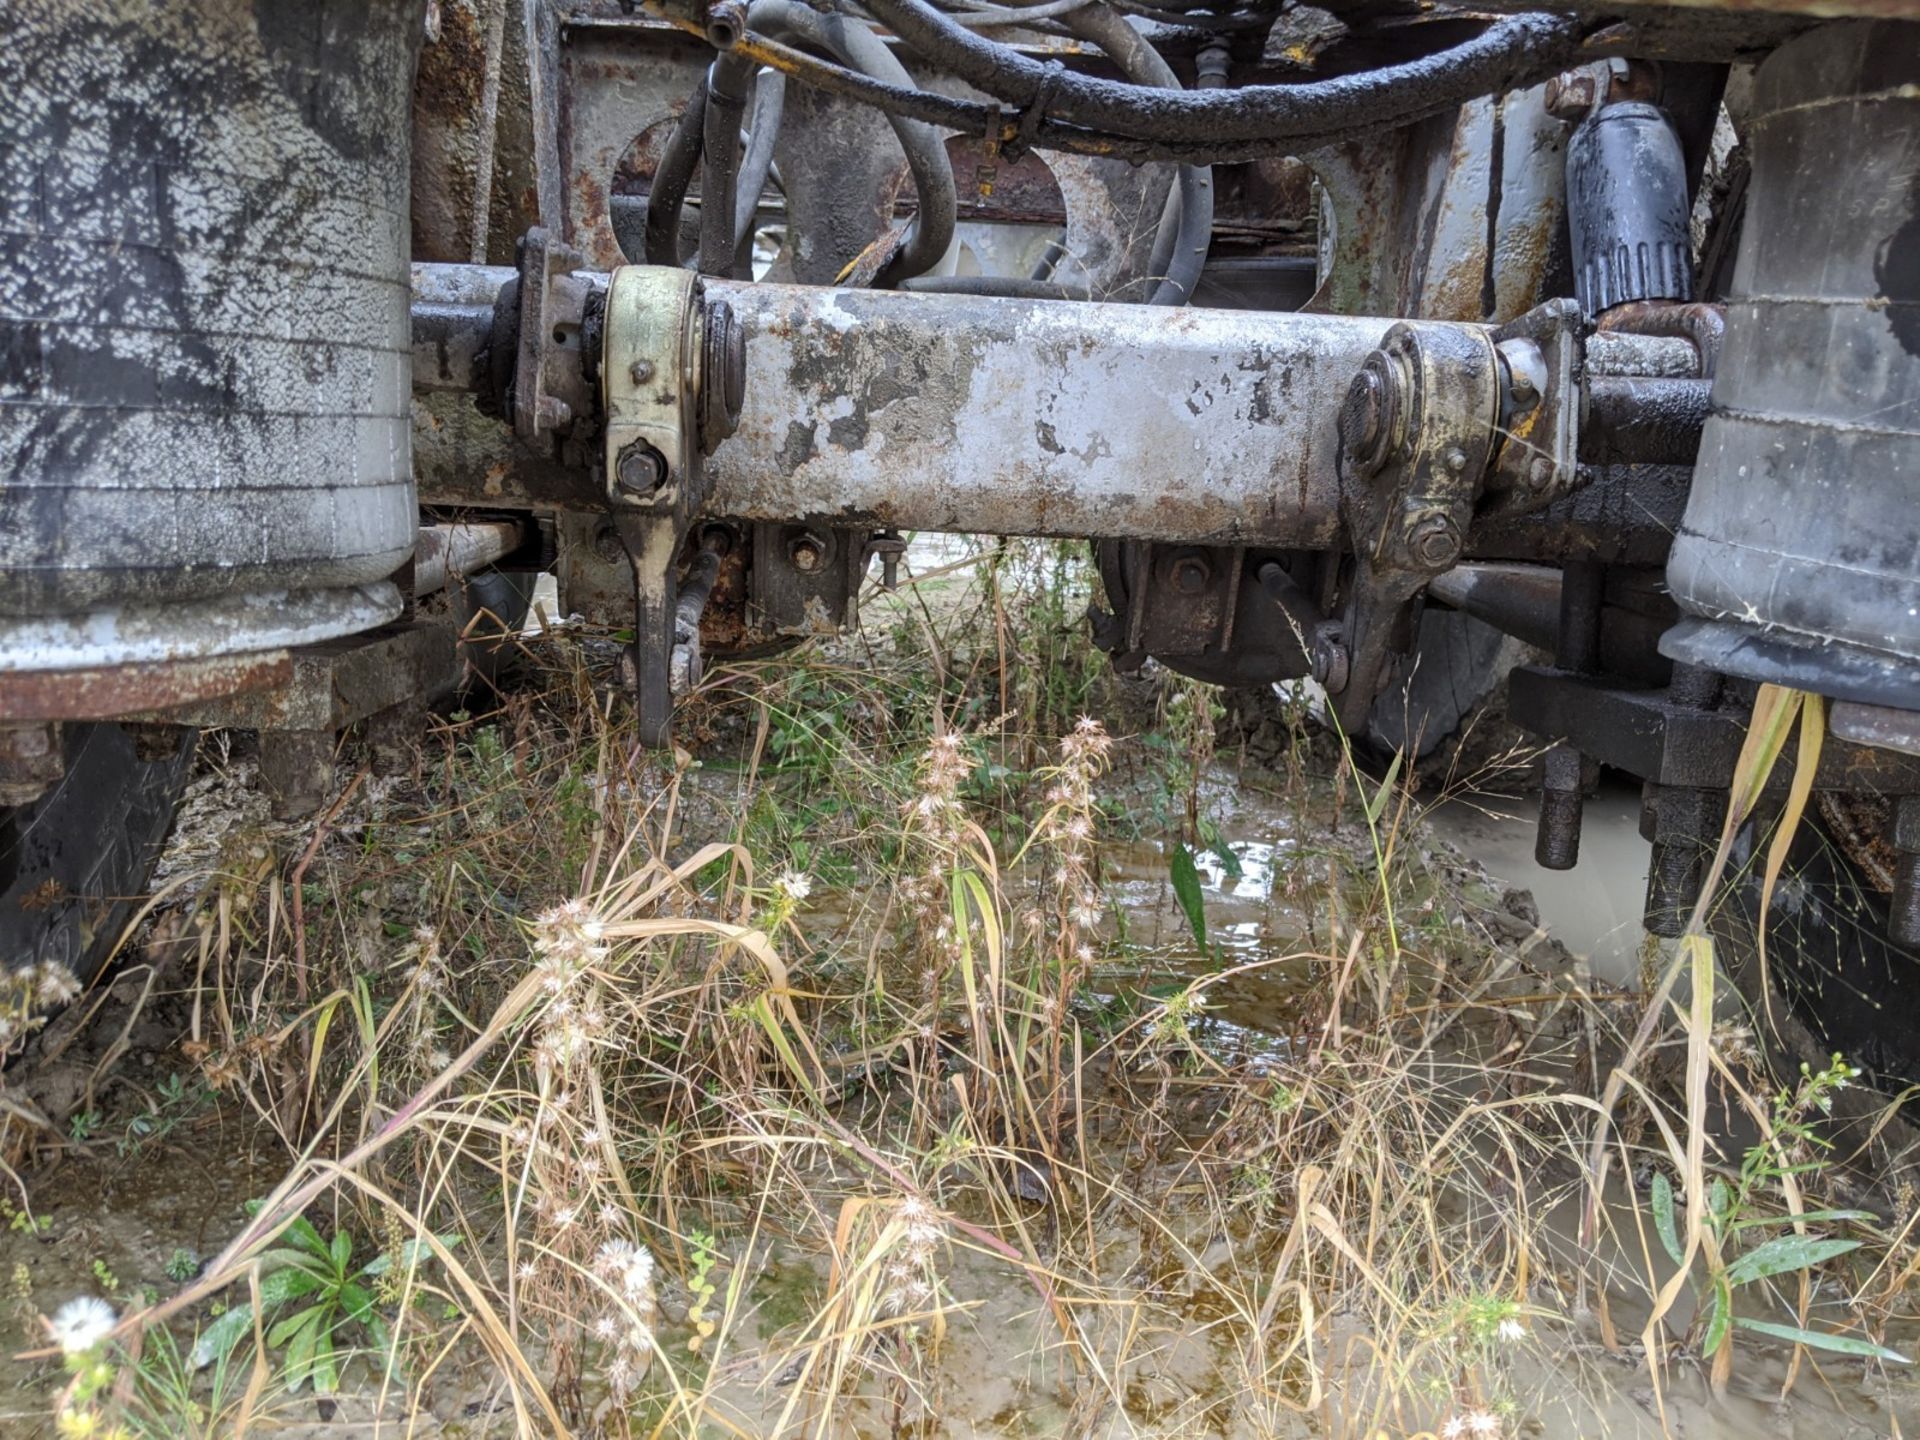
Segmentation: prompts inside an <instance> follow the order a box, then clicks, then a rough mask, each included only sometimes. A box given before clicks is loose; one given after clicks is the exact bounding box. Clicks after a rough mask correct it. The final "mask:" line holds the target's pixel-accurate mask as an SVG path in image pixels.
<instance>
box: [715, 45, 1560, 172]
mask: <svg viewBox="0 0 1920 1440" xmlns="http://www.w3.org/2000/svg"><path fill="white" fill-rule="evenodd" d="M734 53H736V54H740V55H745V56H748V57H750V58H751V59H753V60H755V61H757V62H759V63H760V64H762V65H767V66H771V67H772V68H773V69H775V70H778V71H779V72H780V73H781V74H783V75H788V76H791V77H792V78H794V79H796V80H799V81H800V82H802V83H803V84H807V85H813V86H816V87H818V88H819V89H821V90H824V91H826V92H827V93H828V94H829V95H839V96H843V97H845V98H846V99H848V100H858V101H860V102H861V103H862V104H866V105H871V106H873V107H874V108H875V109H876V110H880V111H883V112H884V113H886V114H887V115H890V116H904V117H908V118H911V119H915V120H923V121H925V122H926V123H928V124H930V125H938V126H940V127H942V128H943V129H947V130H959V131H962V132H965V133H967V134H973V135H980V134H992V135H995V136H997V138H998V139H999V141H1000V143H1001V144H1002V145H1011V144H1013V143H1015V141H1016V140H1019V141H1020V142H1021V143H1024V144H1028V145H1031V146H1032V147H1033V148H1034V149H1036V150H1060V151H1063V152H1065V153H1067V154H1070V155H1095V156H1101V157H1103V158H1106V159H1110V160H1132V161H1136V162H1140V163H1145V162H1147V161H1152V160H1176V161H1180V162H1183V163H1186V164H1192V165H1234V164H1239V163H1241V162H1243V161H1247V160H1263V159H1266V158H1268V157H1269V156H1273V155H1279V154H1286V155H1295V154H1302V153H1304V152H1306V151H1308V150H1312V149H1316V148H1318V147H1319V146H1322V145H1333V144H1337V143H1339V142H1340V141H1343V140H1352V139H1354V138H1356V137H1358V136H1361V135H1366V134H1370V133H1373V132H1376V131H1383V130H1391V129H1393V128H1394V127H1395V126H1396V125H1400V124H1405V123H1408V122H1407V121H1404V120H1379V119H1371V118H1369V119H1364V120H1359V121H1355V122H1353V123H1350V124H1346V125H1336V126H1333V127H1332V128H1330V129H1327V130H1324V131H1304V132H1302V133H1300V134H1297V135H1289V136H1281V137H1277V138H1275V137H1268V138H1264V139H1253V140H1152V139H1147V140H1142V139H1136V138H1133V137H1129V136H1115V135H1107V134H1103V133H1100V132H1098V131H1094V130H1088V129H1085V128H1083V127H1081V126H1078V125H1066V124H1062V123H1061V122H1059V121H1057V120H1041V121H1039V123H1038V124H1036V125H1033V126H1032V127H1030V128H1031V132H1032V133H1031V135H1030V136H1023V135H1022V133H1021V126H1020V123H1019V119H1018V117H1017V116H1016V117H1014V118H1013V119H1009V118H1008V116H1007V113H1006V108H1005V107H1004V106H988V105H983V104H981V103H980V102H979V101H977V100H958V99H955V98H954V97H952V96H950V95H939V94H935V93H934V92H933V91H930V90H919V89H915V88H913V87H912V86H910V85H892V84H888V83H887V82H885V81H882V80H876V79H874V78H873V77H872V76H871V75H866V74H863V73H861V72H860V71H857V70H849V69H847V68H846V67H845V66H843V65H835V64H832V63H830V62H828V61H824V60H820V59H817V58H815V57H814V56H812V55H809V54H807V53H806V52H805V51H801V50H796V49H794V48H793V47H792V46H791V45H784V44H782V43H781V42H780V41H778V40H774V39H770V38H769V37H767V36H765V35H754V34H748V35H743V36H741V38H740V40H739V42H738V43H737V44H736V45H735V47H734ZM1550 68H1551V67H1550ZM1442 108H1444V107H1442ZM1414 118H1419V117H1414Z"/></svg>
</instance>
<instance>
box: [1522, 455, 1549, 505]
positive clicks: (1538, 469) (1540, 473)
mask: <svg viewBox="0 0 1920 1440" xmlns="http://www.w3.org/2000/svg"><path fill="white" fill-rule="evenodd" d="M1552 483H1553V461H1551V460H1549V459H1548V458H1547V457H1546V456H1544V455H1536V456H1534V457H1533V460H1532V463H1530V464H1529V465H1528V466H1527V488H1528V489H1529V490H1531V491H1533V493H1534V494H1536V495H1538V494H1539V493H1540V492H1541V491H1543V490H1545V489H1546V488H1547V487H1548V486H1549V485H1551V484H1552Z"/></svg>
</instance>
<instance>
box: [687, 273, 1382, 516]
mask: <svg viewBox="0 0 1920 1440" xmlns="http://www.w3.org/2000/svg"><path fill="white" fill-rule="evenodd" d="M708 294H709V295H710V296H724V297H725V298H726V299H727V301H728V302H729V303H730V304H731V305H732V306H733V307H734V311H735V314H736V315H737V316H738V318H739V320H740V322H741V324H742V326H743V328H744V329H745V332H746V337H747V343H746V352H747V381H746V403H745V405H744V407H743V409H742V412H741V420H740V427H739V431H738V432H737V433H736V434H735V436H734V437H733V438H732V439H730V440H728V441H727V442H726V443H724V444H723V445H721V446H720V447H719V448H718V449H717V450H716V451H715V452H714V454H713V457H712V459H711V460H710V461H709V463H708V474H709V477H710V480H711V485H712V489H711V494H710V499H709V501H708V505H707V511H708V513H711V514H716V515H728V516H734V517H739V518H746V519H765V520H793V519H811V518H822V519H831V520H833V521H835V522H836V523H845V522H872V523H874V524H876V525H880V526H888V527H892V528H897V529H903V530H905V529H913V530H952V531H971V532H981V533H989V534H1008V535H1060V536H1114V535H1144V536H1153V537H1155V538H1156V539H1161V540H1168V541H1186V542H1192V543H1217V544H1232V543H1254V542H1258V543H1265V544H1285V545H1302V546H1308V545H1324V544H1329V543H1332V542H1333V541H1334V539H1335V538H1336V537H1337V536H1338V534H1339V530H1340V521H1339V515H1338V480H1337V476H1336V473H1335V465H1334V460H1335V449H1336V443H1337V441H1336V435H1335V431H1334V417H1335V415H1336V413H1337V411H1338V409H1339V402H1340V399H1341V397H1342V396H1343V395H1344V394H1345V393H1346V388H1347V385H1348V384H1349V382H1350V381H1351V380H1352V378H1353V375H1354V373H1355V372H1356V371H1357V370H1358V369H1359V368H1360V364H1361V362H1362V361H1363V360H1364V359H1365V357H1366V355H1367V354H1368V352H1369V351H1371V350H1372V349H1373V348H1374V346H1375V345H1377V344H1378V343H1379V341H1380V339H1381V337H1382V336H1383V335H1384V334H1385V333H1386V330H1387V327H1388V322H1387V321H1384V320H1370V319H1352V318H1346V317H1336V316H1313V315H1288V314H1263V313H1255V312H1242V311H1227V310H1197V309H1162V308H1153V307H1147V306H1135V305H1102V306H1096V305H1076V304H1072V303H1067V302H1049V301H1012V300H979V299H974V298H971V297H963V296H953V295H925V294H915V295H904V294H895V293H884V292H871V291H849V290H816V289H806V288H800V287H789V286H775V285H764V284H763V285H738V284H720V283H716V282H710V283H709V285H708Z"/></svg>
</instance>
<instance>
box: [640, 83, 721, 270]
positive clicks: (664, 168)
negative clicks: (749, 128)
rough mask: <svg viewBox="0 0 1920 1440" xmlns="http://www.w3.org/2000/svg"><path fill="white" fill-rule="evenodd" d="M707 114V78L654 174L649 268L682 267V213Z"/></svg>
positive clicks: (649, 209)
mask: <svg viewBox="0 0 1920 1440" xmlns="http://www.w3.org/2000/svg"><path fill="white" fill-rule="evenodd" d="M706 113H707V77H706V76H705V75H702V76H701V77H700V83H699V84H698V85H695V86H694V87H693V93H692V94H691V95H689V96H687V108H686V110H685V111H683V112H682V113H681V116H680V123H679V124H678V125H676V126H674V129H673V134H672V135H670V136H669V137H667V148H666V150H665V151H664V152H663V153H662V154H661V156H660V164H659V166H658V167H657V168H656V169H655V170H654V172H653V186H652V188H651V189H649V190H648V191H647V223H646V228H645V230H644V231H643V234H644V237H645V243H646V260H647V264H649V265H680V264H682V263H684V261H683V257H682V256H681V254H680V212H681V210H682V209H683V208H685V206H686V203H687V188H688V187H689V186H690V185H692V183H693V167H694V166H696V165H698V164H699V163H700V144H701V136H702V127H703V126H704V124H705V119H706Z"/></svg>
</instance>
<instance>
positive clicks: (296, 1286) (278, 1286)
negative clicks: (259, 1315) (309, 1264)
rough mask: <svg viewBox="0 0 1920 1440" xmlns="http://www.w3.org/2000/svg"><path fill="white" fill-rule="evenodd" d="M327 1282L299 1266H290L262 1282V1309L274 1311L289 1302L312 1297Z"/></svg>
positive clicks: (275, 1272) (268, 1276)
mask: <svg viewBox="0 0 1920 1440" xmlns="http://www.w3.org/2000/svg"><path fill="white" fill-rule="evenodd" d="M326 1283H327V1282H326V1281H325V1280H323V1279H321V1278H320V1277H319V1276H318V1275H316V1274H314V1273H313V1272H312V1271H311V1270H307V1269H304V1268H302V1267H301V1266H298V1265H289V1266H287V1267H286V1268H285V1269H284V1270H275V1271H274V1272H273V1273H272V1274H270V1275H267V1276H265V1277H264V1278H263V1279H262V1280H261V1281H260V1308H261V1309H262V1310H272V1309H273V1308H274V1307H275V1306H278V1305H283V1304H285V1303H286V1302H287V1301H289V1300H297V1299H298V1298H299V1297H300V1296H302V1295H311V1294H312V1293H313V1292H314V1291H316V1290H318V1289H319V1288H320V1287H321V1286H322V1285H324V1284H326Z"/></svg>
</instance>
